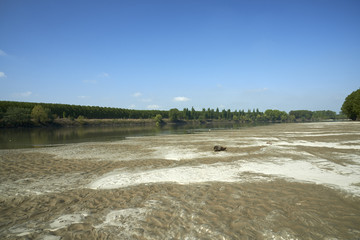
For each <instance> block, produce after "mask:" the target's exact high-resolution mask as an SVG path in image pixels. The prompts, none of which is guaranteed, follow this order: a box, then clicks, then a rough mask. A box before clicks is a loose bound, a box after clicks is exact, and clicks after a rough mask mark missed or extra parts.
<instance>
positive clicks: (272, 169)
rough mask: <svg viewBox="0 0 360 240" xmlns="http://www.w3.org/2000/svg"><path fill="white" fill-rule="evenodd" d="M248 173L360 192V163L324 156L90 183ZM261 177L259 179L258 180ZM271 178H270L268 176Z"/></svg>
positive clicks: (117, 184) (230, 178)
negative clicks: (353, 163) (340, 162)
mask: <svg viewBox="0 0 360 240" xmlns="http://www.w3.org/2000/svg"><path fill="white" fill-rule="evenodd" d="M248 172H251V173H256V174H258V175H261V176H263V175H264V174H265V175H269V177H270V176H271V177H279V178H285V179H290V180H292V181H301V182H310V183H316V184H325V185H329V186H333V187H336V188H340V189H343V190H346V191H349V192H351V193H353V194H356V195H360V187H358V186H356V185H355V184H358V183H359V182H360V177H359V176H360V166H359V165H346V166H342V165H338V164H334V163H331V162H328V161H326V160H322V159H314V160H313V161H294V160H291V159H284V158H283V159H281V158H278V159H270V160H269V161H263V160H258V161H251V162H249V161H237V162H232V163H216V164H201V165H198V166H181V167H173V168H162V169H155V170H148V171H138V172H131V171H118V172H114V173H111V174H108V175H106V176H103V177H101V178H99V179H97V180H96V181H94V182H93V183H91V184H90V185H89V188H92V189H114V188H122V187H129V186H134V185H139V184H149V183H162V182H174V183H178V184H194V183H204V182H243V181H253V180H254V178H253V177H252V178H249V176H248V175H247V174H246V173H248ZM258 179H259V178H256V180H258ZM268 180H269V179H268Z"/></svg>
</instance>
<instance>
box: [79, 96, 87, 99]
mask: <svg viewBox="0 0 360 240" xmlns="http://www.w3.org/2000/svg"><path fill="white" fill-rule="evenodd" d="M78 98H80V99H85V98H87V96H78Z"/></svg>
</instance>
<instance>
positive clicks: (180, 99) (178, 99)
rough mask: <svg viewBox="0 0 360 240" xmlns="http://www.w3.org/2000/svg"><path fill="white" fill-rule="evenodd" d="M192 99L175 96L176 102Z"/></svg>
mask: <svg viewBox="0 0 360 240" xmlns="http://www.w3.org/2000/svg"><path fill="white" fill-rule="evenodd" d="M189 100H190V99H189V98H187V97H174V101H175V102H187V101H189Z"/></svg>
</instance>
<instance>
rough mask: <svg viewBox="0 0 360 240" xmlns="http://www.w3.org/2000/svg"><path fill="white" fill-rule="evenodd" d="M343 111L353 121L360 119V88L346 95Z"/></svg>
mask: <svg viewBox="0 0 360 240" xmlns="http://www.w3.org/2000/svg"><path fill="white" fill-rule="evenodd" d="M341 111H342V112H343V113H344V114H345V115H346V116H347V117H348V118H350V119H351V120H353V121H355V120H360V88H359V89H358V90H356V91H354V92H352V93H350V94H349V95H348V96H347V97H346V99H345V101H344V103H343V105H342V107H341Z"/></svg>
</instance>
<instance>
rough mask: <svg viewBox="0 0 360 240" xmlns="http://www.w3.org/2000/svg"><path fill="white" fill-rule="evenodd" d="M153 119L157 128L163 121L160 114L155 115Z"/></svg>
mask: <svg viewBox="0 0 360 240" xmlns="http://www.w3.org/2000/svg"><path fill="white" fill-rule="evenodd" d="M154 119H155V123H156V126H158V127H159V126H161V125H162V124H163V123H164V121H163V120H162V116H161V114H156V116H155V118H154Z"/></svg>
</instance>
